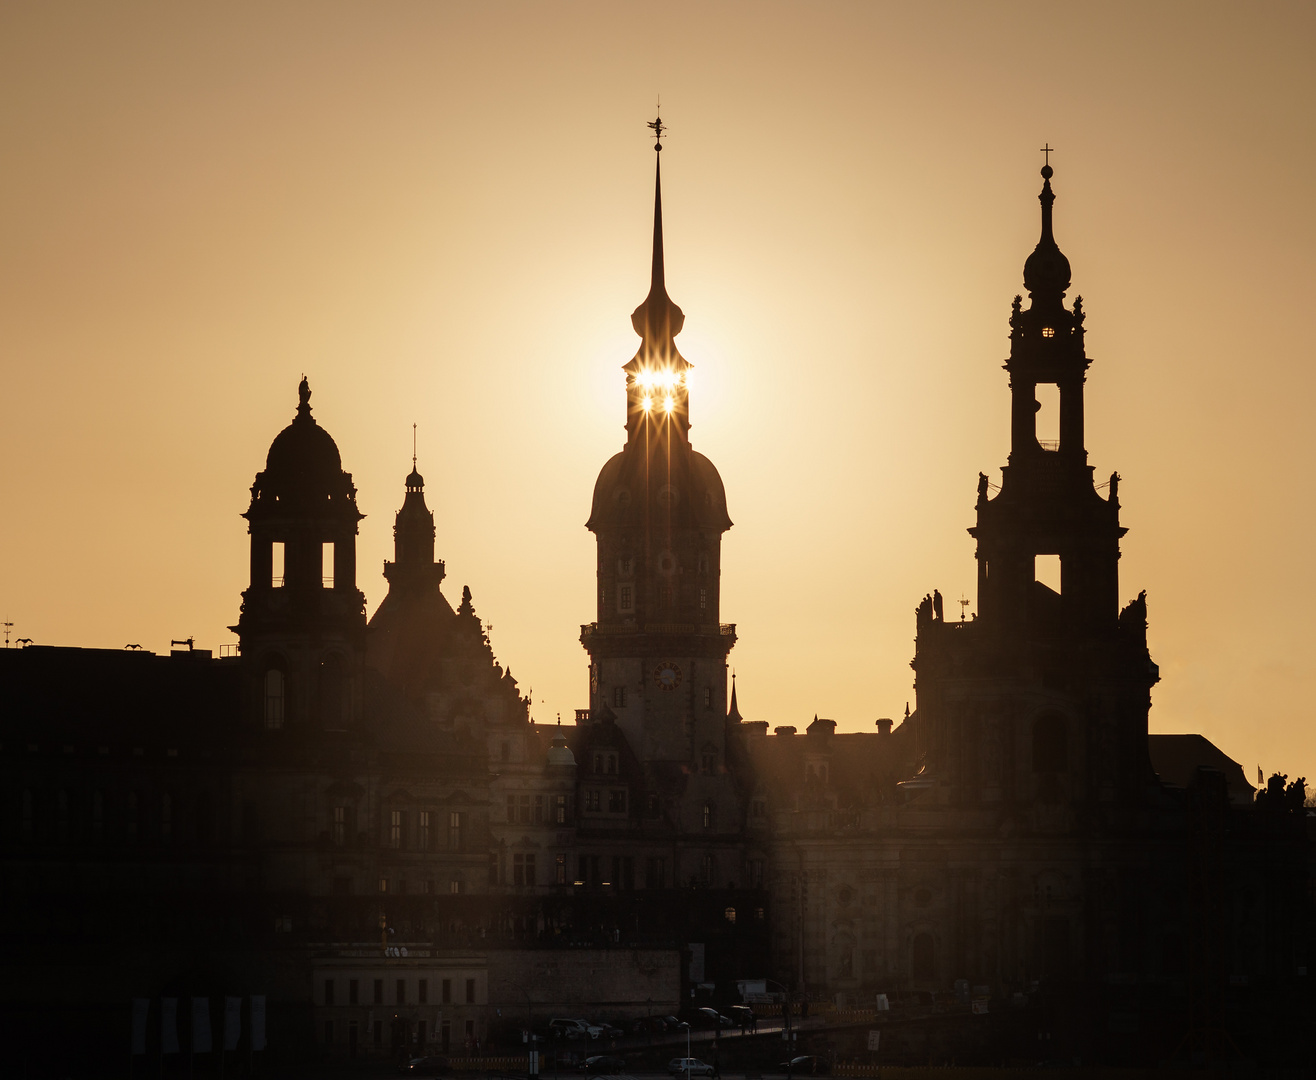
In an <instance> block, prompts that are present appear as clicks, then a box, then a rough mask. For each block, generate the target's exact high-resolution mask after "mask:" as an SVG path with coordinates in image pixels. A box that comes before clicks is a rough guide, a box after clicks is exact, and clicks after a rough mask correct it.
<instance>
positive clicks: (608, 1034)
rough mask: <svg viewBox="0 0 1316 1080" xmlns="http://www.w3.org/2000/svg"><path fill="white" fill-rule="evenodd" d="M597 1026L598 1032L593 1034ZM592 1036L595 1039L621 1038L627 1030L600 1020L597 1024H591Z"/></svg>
mask: <svg viewBox="0 0 1316 1080" xmlns="http://www.w3.org/2000/svg"><path fill="white" fill-rule="evenodd" d="M595 1028H598V1032H599V1033H598V1034H597V1035H595V1034H593V1031H594V1029H595ZM590 1033H591V1034H590V1037H591V1038H594V1039H620V1038H622V1037H623V1036H624V1035H625V1034H626V1032H625V1031H623V1030H622V1029H621V1028H619V1027H617V1026H616V1025H614V1024H607V1023H604V1022H603V1021H599V1023H597V1024H590Z"/></svg>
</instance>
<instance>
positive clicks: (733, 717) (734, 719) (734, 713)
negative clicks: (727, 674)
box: [727, 671, 744, 724]
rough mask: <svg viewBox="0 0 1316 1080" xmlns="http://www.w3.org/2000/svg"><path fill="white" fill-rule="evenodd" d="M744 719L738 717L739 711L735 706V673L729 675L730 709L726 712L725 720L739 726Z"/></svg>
mask: <svg viewBox="0 0 1316 1080" xmlns="http://www.w3.org/2000/svg"><path fill="white" fill-rule="evenodd" d="M743 719H744V717H743V716H741V715H740V709H739V708H738V707H737V705H736V673H735V672H734V671H733V672H732V673H731V708H730V709H728V710H727V720H729V721H730V722H731V723H733V724H739V723H740V722H741V721H742V720H743Z"/></svg>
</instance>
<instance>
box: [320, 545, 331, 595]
mask: <svg viewBox="0 0 1316 1080" xmlns="http://www.w3.org/2000/svg"><path fill="white" fill-rule="evenodd" d="M320 584H321V585H323V586H324V587H325V588H326V589H332V588H333V587H334V546H333V544H321V545H320Z"/></svg>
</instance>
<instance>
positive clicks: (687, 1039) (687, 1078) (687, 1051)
mask: <svg viewBox="0 0 1316 1080" xmlns="http://www.w3.org/2000/svg"><path fill="white" fill-rule="evenodd" d="M681 1026H682V1027H683V1028H685V1080H690V1024H689V1023H688V1022H687V1021H685V1020H682V1021H681Z"/></svg>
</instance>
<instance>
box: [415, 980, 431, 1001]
mask: <svg viewBox="0 0 1316 1080" xmlns="http://www.w3.org/2000/svg"><path fill="white" fill-rule="evenodd" d="M416 1000H417V1001H418V1002H420V1004H422V1005H428V1004H429V1002H430V981H429V979H420V980H419V981H418V982H417V983H416Z"/></svg>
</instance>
